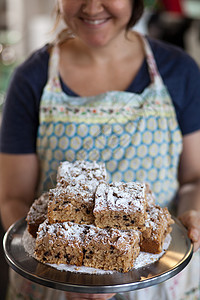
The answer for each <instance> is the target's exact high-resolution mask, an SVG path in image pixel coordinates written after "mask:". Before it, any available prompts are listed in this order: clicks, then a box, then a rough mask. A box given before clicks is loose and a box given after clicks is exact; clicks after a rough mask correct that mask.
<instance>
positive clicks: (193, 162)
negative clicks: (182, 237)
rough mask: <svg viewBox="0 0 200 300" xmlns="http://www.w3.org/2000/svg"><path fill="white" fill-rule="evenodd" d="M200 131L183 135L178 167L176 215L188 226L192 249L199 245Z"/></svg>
mask: <svg viewBox="0 0 200 300" xmlns="http://www.w3.org/2000/svg"><path fill="white" fill-rule="evenodd" d="M199 154H200V131H196V132H194V133H192V134H188V135H186V136H184V137H183V152H182V155H181V159H180V167H179V182H180V189H179V200H178V201H179V202H178V203H179V204H178V216H179V219H180V220H181V221H182V223H183V224H184V225H185V226H186V227H187V228H188V235H189V237H190V239H191V240H192V241H193V243H194V250H197V249H198V248H199V247H200V158H199Z"/></svg>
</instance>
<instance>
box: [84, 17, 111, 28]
mask: <svg viewBox="0 0 200 300" xmlns="http://www.w3.org/2000/svg"><path fill="white" fill-rule="evenodd" d="M81 20H82V21H83V22H84V23H85V24H88V25H93V26H97V25H101V24H104V23H105V22H107V21H108V18H103V19H87V18H81Z"/></svg>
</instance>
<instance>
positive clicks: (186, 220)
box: [179, 210, 200, 251]
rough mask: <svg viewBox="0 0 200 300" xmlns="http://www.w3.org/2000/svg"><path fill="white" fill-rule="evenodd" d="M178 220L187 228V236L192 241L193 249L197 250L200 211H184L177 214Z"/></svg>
mask: <svg viewBox="0 0 200 300" xmlns="http://www.w3.org/2000/svg"><path fill="white" fill-rule="evenodd" d="M179 220H180V221H181V222H182V223H183V225H184V226H185V227H186V228H187V229H188V236H189V238H190V239H191V241H192V242H193V243H194V251H197V250H198V249H199V248H200V211H196V210H189V211H186V212H185V213H183V214H182V215H180V216H179Z"/></svg>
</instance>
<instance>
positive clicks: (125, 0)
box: [108, 0, 133, 18]
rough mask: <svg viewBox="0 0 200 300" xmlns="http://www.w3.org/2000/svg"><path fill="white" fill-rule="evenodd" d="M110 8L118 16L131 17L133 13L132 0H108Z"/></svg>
mask: <svg viewBox="0 0 200 300" xmlns="http://www.w3.org/2000/svg"><path fill="white" fill-rule="evenodd" d="M108 3H109V4H110V5H109V4H108V9H109V10H110V11H112V12H113V14H114V15H116V16H118V17H125V16H126V17H127V18H131V15H132V6H133V1H132V0H110V2H108Z"/></svg>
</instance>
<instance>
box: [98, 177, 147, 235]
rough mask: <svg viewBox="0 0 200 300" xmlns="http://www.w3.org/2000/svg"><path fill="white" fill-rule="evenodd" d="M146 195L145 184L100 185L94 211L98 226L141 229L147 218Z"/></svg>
mask: <svg viewBox="0 0 200 300" xmlns="http://www.w3.org/2000/svg"><path fill="white" fill-rule="evenodd" d="M146 194H147V186H146V184H145V183H139V182H128V183H123V182H115V183H111V184H107V183H105V182H102V183H100V185H99V186H98V187H97V190H96V193H95V206H94V211H93V213H94V217H95V224H96V226H98V227H100V228H106V227H112V228H118V229H125V230H126V229H137V228H139V229H140V228H141V227H143V226H144V223H145V219H146V216H147V213H146V208H147V200H146Z"/></svg>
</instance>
